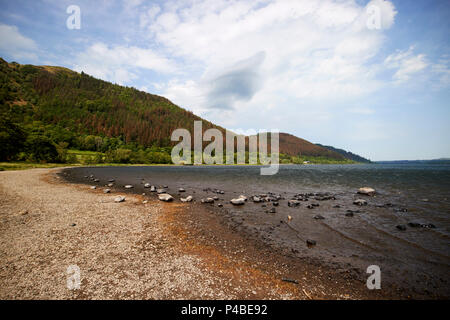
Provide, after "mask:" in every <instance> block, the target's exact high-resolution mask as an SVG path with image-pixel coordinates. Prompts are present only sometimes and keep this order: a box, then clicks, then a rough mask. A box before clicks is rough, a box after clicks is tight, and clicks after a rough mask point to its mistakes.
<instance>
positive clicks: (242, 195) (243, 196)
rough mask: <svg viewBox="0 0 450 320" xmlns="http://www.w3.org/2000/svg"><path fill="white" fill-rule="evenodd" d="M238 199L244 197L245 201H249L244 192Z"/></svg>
mask: <svg viewBox="0 0 450 320" xmlns="http://www.w3.org/2000/svg"><path fill="white" fill-rule="evenodd" d="M238 199H243V200H244V201H247V197H246V196H244V195H243V194H241V195H240V196H239V197H238Z"/></svg>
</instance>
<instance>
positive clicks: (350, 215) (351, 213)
mask: <svg viewBox="0 0 450 320" xmlns="http://www.w3.org/2000/svg"><path fill="white" fill-rule="evenodd" d="M345 216H346V217H353V211H351V210H350V211H347V212H346V213H345Z"/></svg>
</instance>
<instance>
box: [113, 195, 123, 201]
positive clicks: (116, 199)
mask: <svg viewBox="0 0 450 320" xmlns="http://www.w3.org/2000/svg"><path fill="white" fill-rule="evenodd" d="M124 201H125V197H124V196H118V197H115V198H114V202H124Z"/></svg>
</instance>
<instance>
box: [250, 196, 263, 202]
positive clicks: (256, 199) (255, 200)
mask: <svg viewBox="0 0 450 320" xmlns="http://www.w3.org/2000/svg"><path fill="white" fill-rule="evenodd" d="M252 200H253V202H255V203H259V202H261V201H262V200H261V198H260V197H257V196H253V199H252Z"/></svg>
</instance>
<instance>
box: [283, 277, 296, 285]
mask: <svg viewBox="0 0 450 320" xmlns="http://www.w3.org/2000/svg"><path fill="white" fill-rule="evenodd" d="M281 281H284V282H290V283H295V284H299V282H298V281H297V280H295V279H288V278H283V279H281Z"/></svg>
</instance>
